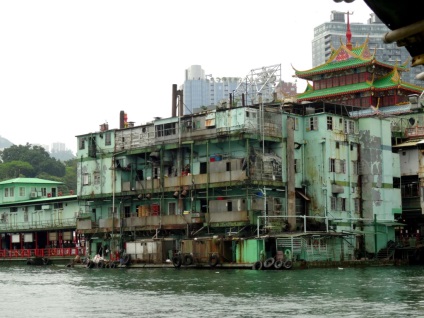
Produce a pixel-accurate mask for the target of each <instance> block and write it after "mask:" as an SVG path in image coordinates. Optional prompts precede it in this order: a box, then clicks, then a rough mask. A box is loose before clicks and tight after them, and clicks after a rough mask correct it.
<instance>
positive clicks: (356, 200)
mask: <svg viewBox="0 0 424 318" xmlns="http://www.w3.org/2000/svg"><path fill="white" fill-rule="evenodd" d="M353 206H354V207H353V208H354V209H355V212H356V213H359V212H360V211H359V209H360V201H359V198H355V199H353Z"/></svg>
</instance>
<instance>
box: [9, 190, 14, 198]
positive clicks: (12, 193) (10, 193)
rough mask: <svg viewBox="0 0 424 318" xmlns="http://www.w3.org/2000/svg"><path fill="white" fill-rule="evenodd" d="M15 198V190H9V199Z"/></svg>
mask: <svg viewBox="0 0 424 318" xmlns="http://www.w3.org/2000/svg"><path fill="white" fill-rule="evenodd" d="M14 196H15V188H10V189H9V197H11V198H13V197H14Z"/></svg>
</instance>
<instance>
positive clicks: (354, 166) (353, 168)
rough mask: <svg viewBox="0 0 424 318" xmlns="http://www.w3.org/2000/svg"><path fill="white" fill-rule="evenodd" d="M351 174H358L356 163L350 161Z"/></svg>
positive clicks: (355, 161)
mask: <svg viewBox="0 0 424 318" xmlns="http://www.w3.org/2000/svg"><path fill="white" fill-rule="evenodd" d="M352 174H353V175H357V174H358V161H357V160H352Z"/></svg>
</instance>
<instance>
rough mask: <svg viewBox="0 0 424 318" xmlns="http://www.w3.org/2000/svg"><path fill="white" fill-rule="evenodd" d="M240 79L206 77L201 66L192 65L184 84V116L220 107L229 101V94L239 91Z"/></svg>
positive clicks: (186, 74)
mask: <svg viewBox="0 0 424 318" xmlns="http://www.w3.org/2000/svg"><path fill="white" fill-rule="evenodd" d="M239 81H240V78H238V77H215V78H214V77H213V76H212V74H210V75H205V71H204V70H203V69H202V67H201V65H192V66H190V67H189V68H188V69H186V71H185V81H184V84H183V101H184V110H183V113H184V114H192V113H195V112H198V111H200V110H202V108H208V107H210V106H215V105H219V104H220V103H221V102H223V101H227V100H228V99H229V94H230V93H232V92H233V91H235V90H236V89H237V86H238V83H239Z"/></svg>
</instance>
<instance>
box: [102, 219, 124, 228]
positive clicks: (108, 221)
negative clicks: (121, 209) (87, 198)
mask: <svg viewBox="0 0 424 318" xmlns="http://www.w3.org/2000/svg"><path fill="white" fill-rule="evenodd" d="M113 220H114V227H119V219H117V218H114V219H113ZM112 227H113V226H112V218H107V219H100V220H99V228H112Z"/></svg>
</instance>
